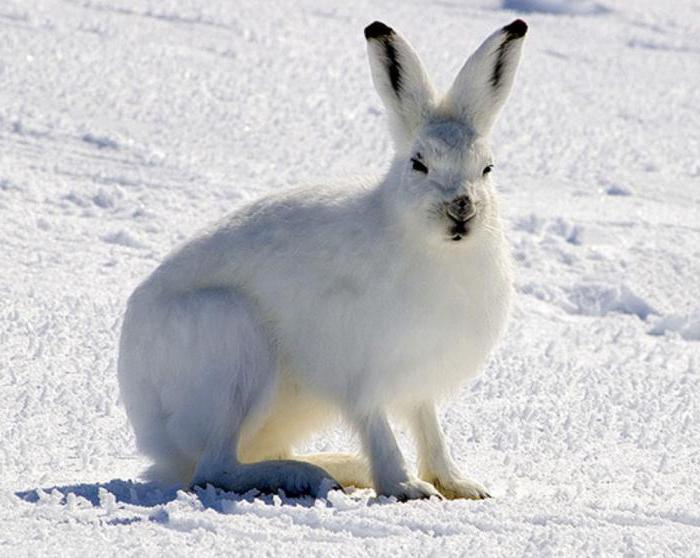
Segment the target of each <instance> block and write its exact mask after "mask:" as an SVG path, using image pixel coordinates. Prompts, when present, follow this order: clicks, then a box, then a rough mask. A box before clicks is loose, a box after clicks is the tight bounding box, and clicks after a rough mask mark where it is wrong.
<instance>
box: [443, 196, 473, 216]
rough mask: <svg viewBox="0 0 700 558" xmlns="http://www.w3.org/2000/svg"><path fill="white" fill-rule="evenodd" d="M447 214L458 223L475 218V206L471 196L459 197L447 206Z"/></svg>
mask: <svg viewBox="0 0 700 558" xmlns="http://www.w3.org/2000/svg"><path fill="white" fill-rule="evenodd" d="M447 214H448V215H449V216H450V217H452V218H453V219H456V220H457V221H468V220H469V219H471V218H472V217H473V216H474V205H473V204H472V202H471V200H470V199H469V196H459V197H457V198H455V199H453V200H452V201H451V202H450V203H449V204H448V205H447Z"/></svg>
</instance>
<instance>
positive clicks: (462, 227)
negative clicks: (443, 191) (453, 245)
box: [445, 196, 476, 240]
mask: <svg viewBox="0 0 700 558" xmlns="http://www.w3.org/2000/svg"><path fill="white" fill-rule="evenodd" d="M445 215H447V217H448V218H449V219H450V221H452V225H451V226H450V236H451V238H452V240H461V239H462V237H463V236H465V235H466V234H467V233H468V232H469V228H468V225H467V224H468V223H469V221H470V220H471V219H472V218H473V217H474V215H476V210H475V208H474V205H473V204H472V202H471V200H470V199H469V198H468V197H467V196H459V197H457V198H455V199H454V200H452V201H451V202H449V203H446V204H445Z"/></svg>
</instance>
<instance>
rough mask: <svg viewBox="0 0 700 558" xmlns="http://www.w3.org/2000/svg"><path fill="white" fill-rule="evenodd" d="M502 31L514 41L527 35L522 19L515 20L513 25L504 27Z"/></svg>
mask: <svg viewBox="0 0 700 558" xmlns="http://www.w3.org/2000/svg"><path fill="white" fill-rule="evenodd" d="M503 30H504V31H505V32H506V33H508V35H510V36H511V37H513V38H514V39H518V38H520V37H524V36H525V33H527V23H525V22H524V21H523V20H522V19H516V20H515V21H514V22H513V23H509V24H508V25H506V26H505V27H504V28H503Z"/></svg>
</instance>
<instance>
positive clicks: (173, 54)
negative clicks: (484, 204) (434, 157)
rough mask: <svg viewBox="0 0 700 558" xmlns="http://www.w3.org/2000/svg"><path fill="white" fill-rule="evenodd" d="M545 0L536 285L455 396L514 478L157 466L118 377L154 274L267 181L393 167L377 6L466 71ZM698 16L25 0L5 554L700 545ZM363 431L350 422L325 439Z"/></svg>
mask: <svg viewBox="0 0 700 558" xmlns="http://www.w3.org/2000/svg"><path fill="white" fill-rule="evenodd" d="M601 8H604V9H601ZM517 10H521V11H517ZM524 12H527V13H526V14H525V15H524V17H525V18H526V19H527V21H528V24H529V25H530V32H529V35H528V38H527V41H526V45H525V51H524V57H523V62H522V64H521V67H520V70H519V73H518V76H517V78H516V84H515V87H514V91H513V94H512V96H511V98H510V99H509V101H508V103H507V105H506V108H505V109H504V112H503V114H502V117H501V119H500V121H499V122H498V123H497V125H496V128H495V130H494V134H493V138H492V140H493V141H492V143H493V147H494V150H495V152H496V167H495V170H494V178H495V180H496V181H497V182H498V184H499V186H500V190H501V193H502V205H503V209H504V212H505V219H506V221H507V224H508V227H509V238H510V240H511V243H512V245H513V251H514V255H515V257H516V260H517V263H518V285H517V286H518V292H519V296H518V304H517V308H516V311H515V314H514V317H513V320H512V322H511V326H510V329H509V332H508V334H507V336H506V338H505V339H504V341H503V343H502V344H501V346H500V348H499V350H498V352H497V354H496V355H495V356H494V358H493V359H492V361H491V363H490V365H489V367H488V369H487V370H486V371H485V372H484V374H483V375H482V376H481V377H479V378H478V379H477V380H475V381H474V382H472V383H471V384H469V385H466V386H464V388H463V389H462V390H461V391H460V392H459V393H458V394H455V396H454V397H453V398H452V399H451V400H450V401H448V402H446V404H445V406H444V411H443V423H444V425H445V427H446V430H447V435H448V437H449V439H450V441H451V447H452V450H453V453H454V455H455V457H456V459H457V461H458V462H459V463H460V464H461V465H462V466H463V467H464V469H465V470H468V471H469V473H470V474H471V476H473V477H474V478H475V479H477V480H479V481H481V482H483V483H484V484H485V485H486V486H487V488H488V489H489V491H490V492H491V493H492V494H494V495H495V498H493V499H491V500H488V501H481V502H472V501H454V502H437V501H422V502H413V503H409V504H399V503H396V502H393V501H391V500H387V499H384V498H379V499H377V498H375V497H374V495H373V494H372V493H371V492H368V491H355V492H352V493H350V494H340V493H332V494H331V495H329V497H328V499H327V500H319V501H312V500H310V499H301V500H288V499H286V498H285V497H284V496H280V495H274V496H264V497H260V496H257V497H256V495H254V494H248V495H242V496H236V495H233V494H225V493H221V492H218V491H216V490H214V489H207V490H202V491H198V492H197V493H186V492H182V491H178V490H177V489H176V488H173V487H157V486H154V485H151V484H148V483H144V482H142V481H140V480H138V473H139V471H141V470H142V469H143V468H144V466H145V465H146V463H145V461H144V460H143V459H142V458H141V457H140V456H139V455H138V454H136V452H135V450H134V443H133V435H132V433H131V431H130V428H129V426H128V424H127V421H126V417H125V414H124V409H123V407H122V406H121V404H120V402H119V400H118V389H117V383H116V371H115V359H116V345H117V337H118V333H119V326H120V320H121V314H122V312H123V309H124V306H125V301H126V298H127V297H128V295H129V293H130V292H131V290H132V289H133V288H134V286H135V285H136V284H137V283H138V282H139V280H140V279H142V278H143V277H145V276H146V274H148V273H149V271H150V270H152V269H153V268H154V266H155V265H156V264H157V262H159V261H160V260H161V259H162V258H163V257H164V255H165V254H167V253H168V251H169V250H170V249H171V248H172V247H173V246H175V245H176V244H177V243H179V242H181V241H182V240H184V239H185V238H188V237H189V236H191V235H192V234H194V233H195V231H197V230H198V229H201V228H202V227H203V226H205V225H207V224H209V223H211V222H212V221H215V220H216V219H218V218H220V217H221V216H222V215H224V214H225V213H227V212H229V211H231V210H233V209H235V207H237V206H238V205H240V204H241V203H243V202H244V201H245V200H248V199H250V198H253V197H255V196H258V195H260V194H261V193H264V192H269V191H272V190H275V189H279V188H284V187H286V186H288V185H290V184H293V183H296V182H298V181H300V180H306V179H308V178H309V177H331V176H345V175H352V174H358V173H359V174H366V173H367V172H368V171H371V170H378V171H381V169H382V168H383V167H385V166H386V164H387V162H388V158H389V155H390V152H391V150H390V143H389V138H388V134H387V131H386V127H385V121H384V119H383V109H382V107H381V105H380V102H379V99H378V98H377V96H376V94H375V93H374V91H373V90H372V86H371V82H370V77H369V70H368V68H367V61H366V57H365V52H364V39H363V36H362V29H363V27H364V26H365V25H366V24H367V23H369V22H371V21H373V20H375V19H382V20H384V21H386V22H387V23H389V24H391V25H393V26H395V27H396V28H398V29H401V30H402V31H403V33H404V34H405V35H406V36H407V37H409V39H410V40H411V41H412V42H413V44H414V45H415V47H416V49H417V50H418V52H420V53H421V55H422V56H423V58H424V60H425V62H426V65H427V66H428V68H429V69H431V71H432V72H433V74H434V76H435V79H436V81H437V82H438V83H439V84H440V85H441V86H442V87H446V86H447V85H448V84H449V82H450V80H451V79H452V77H453V76H454V75H455V73H456V71H457V69H458V68H459V67H460V66H461V64H462V63H463V61H464V58H465V57H466V56H467V55H468V54H469V53H470V52H471V51H472V50H473V48H475V47H476V46H477V44H478V43H479V42H480V41H481V40H482V39H483V38H484V37H485V36H486V35H487V34H489V33H490V32H491V31H493V30H494V29H496V28H497V27H499V26H501V25H504V24H506V23H508V22H510V21H511V20H512V19H514V18H515V17H517V16H519V15H523V13H524ZM572 16H575V17H572ZM699 22H700V10H698V7H697V4H696V3H695V2H693V1H690V0H678V1H676V2H673V3H663V4H659V3H657V2H653V1H651V0H640V1H638V2H624V1H622V0H604V1H602V0H601V1H600V2H588V1H583V0H581V1H579V2H564V1H560V2H555V1H553V0H550V1H547V2H545V1H544V0H540V1H534V0H533V1H531V2H501V1H500V0H498V1H496V0H493V1H489V0H480V1H476V0H475V1H473V2H459V3H458V2H436V3H434V4H431V5H430V6H429V7H428V6H426V5H425V4H418V3H415V4H414V3H405V4H401V5H400V6H399V5H397V4H396V3H394V2H391V3H390V2H388V1H386V0H381V1H379V2H369V1H368V0H360V1H359V2H355V3H352V7H351V6H350V4H348V3H343V2H326V3H323V4H319V3H317V2H312V1H311V0H301V1H299V2H292V1H291V0H280V1H279V2H276V3H275V4H274V6H273V5H272V4H270V5H265V4H260V3H257V2H252V1H240V2H237V3H236V7H235V9H234V8H233V7H232V4H231V3H229V2H226V1H224V0H212V1H209V2H197V1H194V0H165V1H155V0H153V1H146V0H141V1H138V2H131V1H126V0H123V1H121V0H80V1H65V2H59V1H57V0H26V1H20V0H15V1H12V0H11V1H9V2H4V3H3V4H2V6H0V83H2V87H0V237H1V238H2V239H3V249H2V250H0V295H1V296H2V300H3V304H2V306H0V348H1V350H0V370H1V371H2V373H1V375H0V429H1V430H0V440H2V442H0V554H2V555H4V556H14V555H28V554H33V555H44V554H66V555H80V554H83V553H88V552H89V553H91V554H95V555H104V554H123V553H124V554H143V555H162V554H174V555H185V554H188V555H191V554H192V553H193V552H196V553H198V554H202V555H209V554H216V553H235V554H240V555H253V554H267V555H279V554H283V553H284V554H287V555H298V554H302V553H303V554H304V555H328V554H330V553H336V554H339V555H343V556H346V555H347V556H364V555H368V554H380V555H384V554H391V555H397V554H399V555H401V554H409V553H410V554H412V555H419V556H429V555H461V554H463V553H464V552H469V553H470V554H473V555H475V556H482V555H487V556H510V555H537V556H546V555H606V556H609V555H627V556H641V555H679V556H687V555H691V554H693V553H695V552H697V550H696V549H697V548H698V547H700V488H698V484H697V478H698V474H699V473H700V375H699V367H700V343H699V342H698V341H700V334H699V331H700V325H699V324H700V314H698V312H699V310H698V301H699V300H700V264H699V263H698V262H700V249H699V248H698V246H700V188H698V181H699V180H700V161H699V160H698V153H699V152H700V112H699V111H698V106H700V56H699V54H698V53H699V50H698V47H697V36H698V31H699ZM399 436H400V441H401V443H402V446H403V447H406V448H407V455H408V456H409V457H412V456H413V452H412V450H411V445H410V440H409V438H408V437H407V436H406V434H405V432H403V430H401V429H399ZM350 439H351V436H350V434H349V432H348V431H347V430H346V429H345V428H344V427H343V426H342V425H338V426H336V427H332V428H330V429H329V430H328V431H326V432H324V433H321V434H319V436H317V437H316V438H314V439H313V440H311V441H310V442H309V443H308V445H307V447H306V448H304V449H308V450H313V451H327V450H334V449H347V448H348V445H352V444H354V443H355V442H350V443H349V440H350Z"/></svg>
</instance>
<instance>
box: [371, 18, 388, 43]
mask: <svg viewBox="0 0 700 558" xmlns="http://www.w3.org/2000/svg"><path fill="white" fill-rule="evenodd" d="M393 33H394V30H393V29H392V28H391V27H389V26H388V25H385V24H383V23H382V22H381V21H375V22H373V23H370V24H369V25H368V26H367V27H365V39H367V40H368V41H369V40H370V39H378V38H380V37H386V36H387V35H391V34H393Z"/></svg>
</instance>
